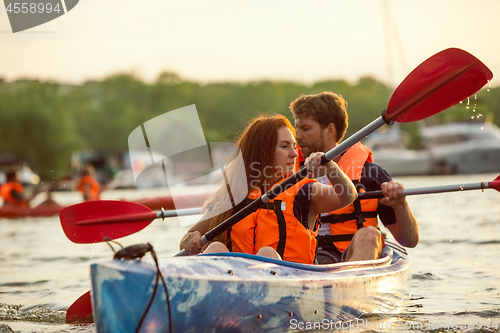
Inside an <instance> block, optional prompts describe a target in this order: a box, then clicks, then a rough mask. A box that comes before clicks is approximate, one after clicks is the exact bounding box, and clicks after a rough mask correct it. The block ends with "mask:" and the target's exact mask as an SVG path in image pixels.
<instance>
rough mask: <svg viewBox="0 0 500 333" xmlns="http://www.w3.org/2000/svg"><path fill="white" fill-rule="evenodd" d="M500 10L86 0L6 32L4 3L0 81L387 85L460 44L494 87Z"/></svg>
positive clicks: (294, 0)
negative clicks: (364, 81)
mask: <svg viewBox="0 0 500 333" xmlns="http://www.w3.org/2000/svg"><path fill="white" fill-rule="evenodd" d="M0 6H1V5H0ZM499 15H500V1H497V0H479V1H478V0H419V1H414V0H412V1H410V0H397V1H395V0H392V1H391V0H372V1H369V0H342V1H341V0H308V1H298V0H272V1H269V0H265V1H264V0H196V1H189V0H186V1H170V0H148V1H139V0H106V1H104V0H84V1H80V2H79V3H78V5H77V6H76V7H75V8H74V9H72V10H71V11H69V12H67V13H66V14H65V15H63V16H61V17H59V18H57V19H55V20H53V21H50V22H47V23H45V24H43V25H40V26H38V27H34V28H32V29H29V30H26V31H23V32H18V33H15V34H14V33H12V30H11V28H10V24H9V20H8V17H7V13H6V11H5V9H4V8H2V7H0V78H2V77H3V78H4V79H5V80H7V81H12V80H15V79H18V78H33V79H41V80H47V79H50V80H57V81H60V82H64V83H72V84H78V83H82V82H84V81H86V80H99V79H102V78H104V77H106V76H108V75H112V74H116V73H132V74H134V75H136V76H137V77H139V78H142V79H143V80H145V81H153V80H155V79H156V78H157V77H158V75H159V74H160V73H161V72H163V71H172V72H176V73H177V74H179V75H180V76H181V77H182V78H185V79H189V80H194V81H198V82H202V83H207V82H220V81H243V82H245V81H252V80H267V79H269V80H291V81H296V82H305V83H312V82H314V81H317V80H325V79H345V80H348V81H350V82H352V83H355V82H356V81H357V80H358V79H359V78H361V77H363V76H373V77H375V78H376V79H378V80H380V81H382V82H384V83H388V84H390V85H392V86H394V87H395V86H396V85H397V84H398V83H399V82H401V81H402V80H403V79H404V77H405V76H406V75H407V74H408V73H409V72H410V71H411V70H412V69H413V68H415V67H416V66H417V65H419V64H420V63H421V62H423V61H424V60H425V59H427V58H428V57H430V56H431V55H433V54H435V53H437V52H439V51H441V50H443V49H446V48H449V47H458V48H462V49H464V50H466V51H468V52H470V53H471V54H473V55H474V56H476V57H477V58H479V59H480V60H481V61H483V62H484V63H485V64H486V65H487V66H488V67H489V68H490V69H491V70H492V72H493V74H494V77H493V80H492V82H491V86H498V85H500V38H499V37H498V33H499V32H500V19H499ZM495 75H496V76H495Z"/></svg>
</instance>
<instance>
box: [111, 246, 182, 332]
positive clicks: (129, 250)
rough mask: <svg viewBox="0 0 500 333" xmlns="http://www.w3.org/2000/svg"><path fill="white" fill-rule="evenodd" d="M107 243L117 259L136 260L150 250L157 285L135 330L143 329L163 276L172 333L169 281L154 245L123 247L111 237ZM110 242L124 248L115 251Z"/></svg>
mask: <svg viewBox="0 0 500 333" xmlns="http://www.w3.org/2000/svg"><path fill="white" fill-rule="evenodd" d="M105 241H106V243H107V244H108V245H109V247H111V249H112V250H113V252H114V253H115V255H114V258H113V259H115V260H135V259H141V258H142V257H144V255H145V254H146V253H148V252H150V253H151V256H152V257H153V260H154V262H155V265H156V279H155V286H154V289H153V295H152V296H151V299H150V300H149V303H148V306H147V307H146V309H145V311H144V313H143V314H142V317H141V319H140V320H139V324H138V325H137V328H136V330H135V332H136V333H138V332H139V331H140V330H141V326H142V324H143V322H144V319H146V315H147V314H148V312H149V310H150V309H151V305H152V304H153V301H154V298H155V295H156V291H157V290H158V282H159V280H160V278H161V281H162V283H163V290H164V291H165V296H166V299H167V308H168V319H169V320H168V321H169V326H170V327H169V329H170V330H169V331H170V333H173V331H174V327H173V326H174V325H173V322H172V310H171V308H170V297H169V295H168V289H167V283H166V282H165V279H164V278H163V274H162V273H161V271H160V265H159V264H158V257H157V256H156V252H155V251H154V249H153V245H151V244H150V243H147V244H137V245H131V246H127V247H125V248H124V247H123V246H122V245H121V244H120V243H118V242H116V241H113V240H111V239H109V238H108V239H105ZM110 242H113V243H116V244H118V245H119V246H120V247H121V248H122V249H121V250H119V251H115V249H114V248H113V246H111V244H110Z"/></svg>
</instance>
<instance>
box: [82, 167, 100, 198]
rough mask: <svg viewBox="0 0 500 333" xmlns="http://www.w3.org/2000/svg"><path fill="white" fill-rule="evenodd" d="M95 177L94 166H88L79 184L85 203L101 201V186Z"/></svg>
mask: <svg viewBox="0 0 500 333" xmlns="http://www.w3.org/2000/svg"><path fill="white" fill-rule="evenodd" d="M94 177H95V169H94V166H93V165H92V164H87V165H86V166H85V169H84V170H83V171H82V173H81V176H80V179H79V180H78V184H77V188H78V191H80V193H82V195H83V200H84V201H91V200H101V185H100V184H99V182H98V181H97V180H96V179H95V178H94Z"/></svg>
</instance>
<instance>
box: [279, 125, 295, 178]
mask: <svg viewBox="0 0 500 333" xmlns="http://www.w3.org/2000/svg"><path fill="white" fill-rule="evenodd" d="M296 157H297V152H296V151H295V139H294V137H293V134H292V131H290V129H289V128H288V127H286V126H282V127H281V128H280V129H279V130H278V144H277V146H276V153H275V155H274V175H273V176H274V177H275V178H277V179H279V178H281V177H283V176H285V175H291V174H293V171H294V165H295V158H296Z"/></svg>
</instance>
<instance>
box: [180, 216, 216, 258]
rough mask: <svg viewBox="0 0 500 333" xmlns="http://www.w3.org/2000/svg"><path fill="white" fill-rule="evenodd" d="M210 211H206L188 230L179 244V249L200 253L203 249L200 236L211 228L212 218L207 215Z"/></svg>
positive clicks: (190, 252)
mask: <svg viewBox="0 0 500 333" xmlns="http://www.w3.org/2000/svg"><path fill="white" fill-rule="evenodd" d="M207 214H208V213H205V214H204V215H203V216H202V217H201V219H200V221H198V222H197V223H196V224H195V225H193V226H192V227H191V229H189V230H188V232H187V233H186V234H185V235H184V237H182V238H181V243H180V244H179V249H180V250H183V249H186V251H187V253H189V254H198V253H200V252H201V250H202V246H201V244H200V238H201V236H203V235H204V234H205V233H207V232H208V230H209V229H210V221H211V219H210V218H209V217H207Z"/></svg>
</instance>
